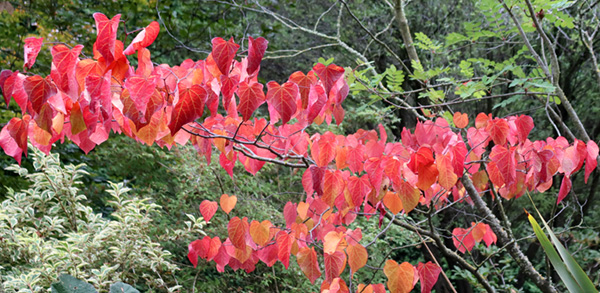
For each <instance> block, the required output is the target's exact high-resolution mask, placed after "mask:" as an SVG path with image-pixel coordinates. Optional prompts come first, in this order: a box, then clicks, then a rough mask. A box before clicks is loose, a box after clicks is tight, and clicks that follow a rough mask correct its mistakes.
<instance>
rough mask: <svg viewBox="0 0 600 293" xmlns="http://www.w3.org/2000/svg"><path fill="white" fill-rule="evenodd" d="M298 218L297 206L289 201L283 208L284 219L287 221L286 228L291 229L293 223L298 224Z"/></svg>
mask: <svg viewBox="0 0 600 293" xmlns="http://www.w3.org/2000/svg"><path fill="white" fill-rule="evenodd" d="M297 216H298V211H297V208H296V204H295V203H292V202H290V201H288V202H287V203H286V204H285V207H283V218H284V219H285V226H286V227H287V228H290V227H291V226H292V224H293V223H296V217H297Z"/></svg>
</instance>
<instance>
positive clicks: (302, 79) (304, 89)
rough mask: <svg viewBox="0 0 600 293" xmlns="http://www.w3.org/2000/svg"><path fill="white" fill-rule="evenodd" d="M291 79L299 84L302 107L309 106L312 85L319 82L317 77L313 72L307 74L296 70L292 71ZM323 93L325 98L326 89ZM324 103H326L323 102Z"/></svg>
mask: <svg viewBox="0 0 600 293" xmlns="http://www.w3.org/2000/svg"><path fill="white" fill-rule="evenodd" d="M290 81H292V82H294V83H296V84H297V85H298V89H299V91H300V98H301V99H302V109H306V108H307V107H308V96H309V93H310V91H311V86H312V85H314V84H316V83H317V77H316V76H315V75H314V74H313V73H312V72H309V73H308V74H306V75H305V74H304V73H302V71H296V72H294V73H292V75H290ZM322 89H323V88H321V90H322ZM322 95H323V100H324V99H325V91H323V93H322ZM323 104H325V103H324V102H323ZM321 107H322V106H321ZM315 110H316V109H315ZM318 110H319V112H320V111H321V109H320V108H319V109H318ZM317 114H318V113H317ZM313 119H314V118H313Z"/></svg>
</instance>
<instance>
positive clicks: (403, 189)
mask: <svg viewBox="0 0 600 293" xmlns="http://www.w3.org/2000/svg"><path fill="white" fill-rule="evenodd" d="M398 195H399V196H400V200H402V206H403V207H404V211H405V212H406V213H409V212H410V211H412V210H413V209H414V208H415V207H416V206H417V204H419V199H420V198H421V193H420V192H419V190H418V189H416V188H415V187H414V186H412V185H411V184H410V183H408V182H406V181H403V182H402V183H401V184H400V188H399V190H398Z"/></svg>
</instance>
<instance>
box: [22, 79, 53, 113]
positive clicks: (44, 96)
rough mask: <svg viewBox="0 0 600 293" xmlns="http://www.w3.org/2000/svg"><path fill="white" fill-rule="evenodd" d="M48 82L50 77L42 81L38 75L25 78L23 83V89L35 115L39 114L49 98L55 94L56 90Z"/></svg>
mask: <svg viewBox="0 0 600 293" xmlns="http://www.w3.org/2000/svg"><path fill="white" fill-rule="evenodd" d="M49 80H50V77H47V78H45V79H44V78H42V77H41V76H39V75H35V76H30V77H27V78H26V79H25V80H24V81H23V88H24V89H25V92H26V93H27V96H28V97H29V101H30V102H31V107H32V109H33V111H34V112H35V113H40V112H41V111H42V106H44V105H45V104H46V102H47V101H48V99H49V98H50V97H52V96H54V95H55V94H56V88H55V87H54V85H53V84H52V83H51V82H50V81H49Z"/></svg>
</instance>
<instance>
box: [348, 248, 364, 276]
mask: <svg viewBox="0 0 600 293" xmlns="http://www.w3.org/2000/svg"><path fill="white" fill-rule="evenodd" d="M346 252H347V253H348V264H349V265H350V269H351V270H352V274H354V273H355V272H357V271H358V270H359V269H360V268H362V267H364V266H365V265H366V264H367V259H368V257H369V254H368V253H367V249H366V248H365V247H364V246H362V245H361V244H359V243H357V244H355V245H349V246H348V247H346Z"/></svg>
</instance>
